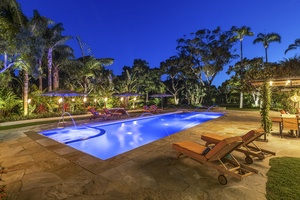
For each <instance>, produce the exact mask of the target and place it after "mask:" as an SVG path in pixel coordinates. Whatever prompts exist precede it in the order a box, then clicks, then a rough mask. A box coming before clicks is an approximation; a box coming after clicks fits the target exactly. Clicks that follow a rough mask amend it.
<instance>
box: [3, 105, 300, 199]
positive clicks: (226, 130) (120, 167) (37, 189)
mask: <svg viewBox="0 0 300 200" xmlns="http://www.w3.org/2000/svg"><path fill="white" fill-rule="evenodd" d="M271 115H273V116H279V113H277V112H271ZM56 125H57V124H56V123H55V124H50V125H43V126H31V127H25V128H19V129H11V130H6V131H1V133H0V141H1V143H0V163H1V165H2V166H3V167H5V168H6V169H7V171H8V173H7V174H4V175H2V178H3V180H4V181H5V182H4V184H6V185H7V193H8V199H11V200H25V199H26V200H27V199H30V200H35V199H37V200H52V199H64V200H71V199H72V200H93V199H105V200H106V199H107V200H113V199H128V200H131V199H132V200H139V199H141V200H142V199H143V200H144V199H149V200H150V199H153V200H155V199H159V200H164V199H168V200H169V199H172V200H177V199H178V200H189V199H205V200H206V199H220V200H229V199H230V200H232V199H259V200H260V199H266V197H265V195H266V182H267V176H266V174H267V172H268V170H269V164H268V163H269V159H270V158H267V159H264V160H258V159H254V163H253V164H252V165H251V167H253V168H256V169H258V170H259V173H258V174H254V175H252V176H249V177H246V178H244V179H243V180H242V181H238V180H235V179H233V178H232V177H228V184H227V185H221V184H220V183H219V182H218V179H217V177H218V172H217V170H215V169H213V168H209V167H207V166H206V165H202V164H200V163H198V162H196V161H194V160H192V159H190V158H187V157H183V156H182V157H181V158H180V159H178V160H176V159H175V155H176V153H175V152H174V150H173V149H172V148H171V144H172V143H173V142H177V141H186V140H187V141H194V142H198V143H201V144H204V142H203V141H201V139H200V136H201V134H202V133H217V134H226V135H232V136H234V135H242V134H244V133H246V132H247V131H249V130H251V129H256V128H259V127H260V114H259V112H258V111H247V112H246V111H226V114H225V115H224V116H222V117H220V118H217V119H215V120H211V121H208V122H205V123H203V124H200V125H198V126H195V127H193V128H190V129H187V130H184V131H181V132H179V133H176V134H173V135H171V136H169V137H166V138H164V139H161V140H158V141H155V142H153V143H151V144H148V145H144V146H142V147H140V148H137V149H135V150H132V151H129V152H127V153H124V154H121V155H119V156H116V157H114V158H111V159H108V160H105V161H104V160H101V159H98V158H95V157H93V156H91V155H88V154H85V153H82V152H80V151H77V150H75V149H73V148H71V147H68V146H66V145H64V144H60V143H58V142H55V141H53V140H51V139H48V138H45V137H44V136H41V135H39V134H38V131H40V130H41V129H47V128H51V127H53V126H54V127H55V126H56ZM267 139H268V142H262V141H260V142H256V143H257V144H258V146H260V147H262V148H265V149H268V150H271V151H275V152H276V156H295V157H300V151H299V150H298V149H299V145H300V139H298V138H293V137H289V136H288V135H284V137H283V138H280V137H279V135H278V126H277V125H274V126H273V134H269V135H268V136H267ZM234 155H235V156H236V157H237V159H238V160H239V161H240V162H241V163H245V161H244V155H243V154H241V153H238V152H234Z"/></svg>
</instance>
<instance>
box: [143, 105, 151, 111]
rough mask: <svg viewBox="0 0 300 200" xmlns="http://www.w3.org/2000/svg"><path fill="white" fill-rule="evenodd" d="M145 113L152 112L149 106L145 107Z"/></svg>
mask: <svg viewBox="0 0 300 200" xmlns="http://www.w3.org/2000/svg"><path fill="white" fill-rule="evenodd" d="M143 112H151V109H150V108H149V107H148V106H143Z"/></svg>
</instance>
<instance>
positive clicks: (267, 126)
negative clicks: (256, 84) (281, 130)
mask: <svg viewBox="0 0 300 200" xmlns="http://www.w3.org/2000/svg"><path fill="white" fill-rule="evenodd" d="M261 98H262V104H261V108H260V116H261V125H262V127H263V129H264V130H265V132H266V133H270V132H271V129H272V121H271V119H270V118H269V111H270V105H271V103H270V102H271V90H270V86H269V84H268V83H267V82H266V81H265V82H264V83H263V85H262V89H261Z"/></svg>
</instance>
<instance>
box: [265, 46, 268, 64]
mask: <svg viewBox="0 0 300 200" xmlns="http://www.w3.org/2000/svg"><path fill="white" fill-rule="evenodd" d="M265 54H266V63H268V48H265Z"/></svg>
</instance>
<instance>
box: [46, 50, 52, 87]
mask: <svg viewBox="0 0 300 200" xmlns="http://www.w3.org/2000/svg"><path fill="white" fill-rule="evenodd" d="M47 59H48V92H51V91H52V49H51V48H50V49H49V50H48V55H47Z"/></svg>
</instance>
